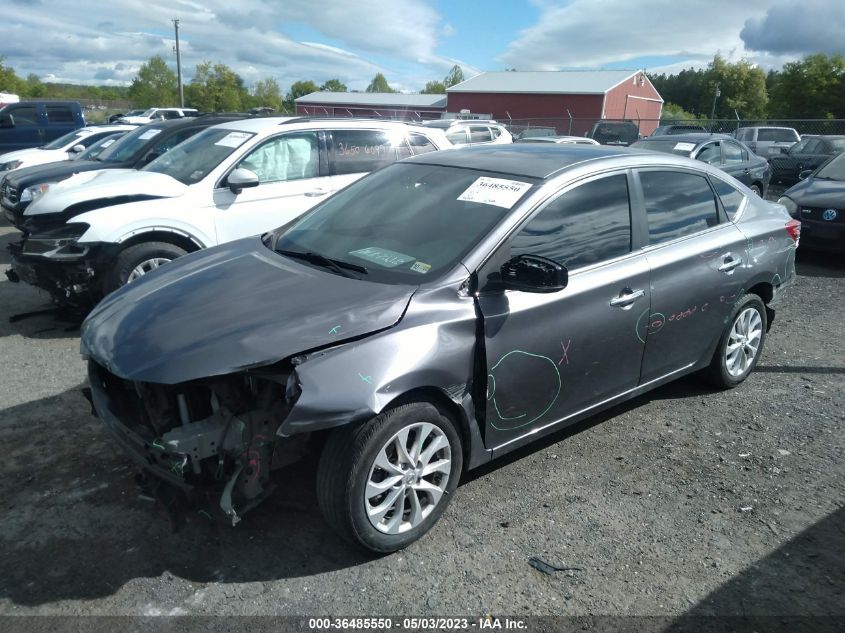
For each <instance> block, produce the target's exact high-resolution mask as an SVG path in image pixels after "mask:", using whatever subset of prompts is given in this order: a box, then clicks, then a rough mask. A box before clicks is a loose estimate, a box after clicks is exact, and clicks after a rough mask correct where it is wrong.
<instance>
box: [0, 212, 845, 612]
mask: <svg viewBox="0 0 845 633" xmlns="http://www.w3.org/2000/svg"><path fill="white" fill-rule="evenodd" d="M14 233H15V232H14V231H13V230H12V229H11V228H9V226H8V225H7V224H5V223H2V221H0V248H2V251H0V273H2V270H5V268H6V267H7V265H8V255H7V253H6V251H5V243H7V242H8V241H9V240H10V239H11V238H12V236H13V234H14ZM798 272H799V279H798V281H797V283H796V285H795V286H793V288H792V289H791V291H790V292H789V294H788V295H787V297H786V299H785V303H784V305H783V306H782V307H781V309H780V310H779V312H778V315H777V318H776V321H775V323H774V327H773V329H772V331H771V334H770V336H769V338H768V340H767V342H766V348H765V352H764V355H763V357H762V360H761V363H760V366H759V367H758V368H757V371H756V372H755V373H754V374H753V375H752V376H751V377H750V378H749V379H748V380H747V381H746V382H745V383H744V384H743V385H742V386H740V387H739V388H737V389H735V390H733V391H730V392H714V391H711V390H709V389H707V388H704V387H703V386H701V384H700V383H699V381H698V380H697V379H696V378H695V377H690V378H686V379H683V380H680V381H678V382H676V383H673V384H670V385H668V386H665V387H663V388H661V389H658V390H656V391H654V392H652V393H650V394H647V395H646V396H644V397H640V398H638V399H636V400H634V401H632V402H629V403H627V404H625V405H623V406H620V407H617V408H615V409H613V410H612V411H610V412H608V413H605V414H603V415H601V416H600V417H599V418H597V419H594V420H591V421H589V422H587V423H582V424H579V425H577V426H576V427H574V428H570V429H568V430H566V431H564V432H561V433H558V434H556V435H553V436H550V437H548V438H545V439H544V440H541V441H540V442H539V443H537V444H535V445H533V446H530V447H527V448H526V449H524V450H522V451H520V452H519V453H518V454H516V455H512V456H509V457H507V458H505V459H503V460H501V461H498V462H496V463H494V464H491V465H490V466H488V467H485V468H483V469H482V470H481V471H480V472H479V471H477V472H473V473H471V474H470V475H469V476H467V477H465V480H464V481H463V483H462V485H461V486H460V488H459V489H458V491H457V494H456V497H455V499H454V500H453V502H452V504H451V506H450V507H449V509H448V510H447V512H446V514H445V515H444V517H443V519H442V520H441V521H440V522H439V524H438V525H437V526H436V527H435V528H434V530H433V531H432V532H431V533H430V534H429V535H428V536H427V537H425V538H424V539H423V540H422V541H420V542H418V543H416V544H415V545H413V546H412V547H410V548H409V549H407V550H405V551H402V552H399V553H395V554H392V555H389V556H383V557H374V556H367V555H365V554H362V553H361V552H359V551H357V550H354V549H352V548H350V547H349V546H347V545H346V544H344V543H343V542H341V541H339V540H338V539H337V538H336V537H335V536H334V534H333V533H332V532H331V531H330V530H329V528H328V527H327V526H326V525H325V524H324V523H323V521H322V519H321V517H320V515H319V513H318V510H317V506H316V499H315V496H314V492H313V478H314V472H313V464H304V465H298V466H294V467H289V468H287V469H285V470H284V471H281V472H280V473H279V475H280V476H279V484H280V488H279V490H278V491H277V493H276V494H275V496H274V497H273V498H272V499H271V500H269V501H268V502H267V503H266V504H264V505H263V506H261V507H259V508H258V509H256V510H255V511H253V512H252V513H250V514H249V515H247V517H246V519H245V520H244V521H243V522H242V523H241V524H239V525H238V526H237V527H236V528H225V527H219V526H216V525H212V524H210V523H208V522H207V521H206V520H205V519H204V518H203V517H202V516H201V515H197V516H192V517H189V524H188V525H187V526H186V528H185V529H183V530H182V531H181V532H179V533H177V534H172V533H170V531H169V528H168V524H167V522H166V521H165V520H164V518H163V516H161V515H159V514H157V512H156V510H155V508H154V506H152V505H151V504H150V503H148V502H146V501H143V500H141V499H139V498H138V495H137V491H136V489H135V487H134V484H133V480H132V478H133V475H134V468H133V467H131V466H129V465H128V463H127V461H126V460H125V459H124V458H123V456H122V454H121V453H120V452H119V451H118V450H117V447H116V445H115V443H114V442H113V441H112V440H111V438H110V437H109V436H108V435H107V434H106V432H105V430H104V429H103V428H102V426H101V424H100V422H99V421H98V420H97V419H96V418H94V417H92V416H91V415H90V412H89V406H88V404H87V402H86V401H85V400H84V399H83V397H82V395H81V393H80V389H81V387H82V386H83V383H84V371H83V364H82V362H81V360H80V358H79V354H78V347H79V341H78V332H77V331H76V330H74V329H72V328H71V329H67V328H68V324H66V323H63V322H61V321H58V320H57V319H56V318H55V317H54V316H51V315H41V316H34V317H31V318H27V319H23V320H20V321H18V322H14V323H10V322H9V316H11V315H14V314H18V313H23V312H27V311H31V310H36V309H39V308H43V307H47V299H46V297H45V296H43V295H41V294H39V293H38V292H36V291H35V290H34V289H32V288H31V287H28V286H25V285H24V284H12V283H10V282H8V281H6V280H5V278H3V280H2V281H0V358H2V361H3V362H2V372H3V374H2V380H0V445H2V446H3V449H4V459H3V460H2V461H0V480H2V486H0V509H1V511H2V514H0V551H2V554H0V614H56V615H70V614H110V615H120V614H123V615H126V614H131V615H156V614H206V615H210V614H263V615H268V614H297V615H321V614H332V615H336V614H342V615H355V614H358V615H376V614H394V615H395V614H404V615H415V616H420V615H431V614H464V615H470V616H474V615H480V614H484V613H501V614H513V615H516V614H522V615H525V614H576V615H588V614H591V615H617V616H620V615H625V616H627V615H668V616H677V615H681V614H721V615H726V614H731V615H838V616H840V617H843V616H845V599H843V596H845V507H843V506H845V477H843V475H845V455H843V445H845V433H843V426H845V397H844V396H843V383H844V382H845V381H843V378H845V351H843V343H842V341H843V334H842V333H843V331H845V317H843V314H845V311H844V310H843V308H845V262H843V260H842V258H833V257H829V256H822V257H818V256H817V257H809V256H800V257H799V261H798ZM532 556H536V557H539V558H541V559H543V560H545V561H547V562H550V563H554V564H556V565H561V566H568V567H578V568H580V569H579V570H570V571H563V572H557V573H553V574H544V573H541V572H540V571H538V570H536V569H534V568H533V567H531V566H530V565H529V564H528V559H529V558H530V557H532Z"/></svg>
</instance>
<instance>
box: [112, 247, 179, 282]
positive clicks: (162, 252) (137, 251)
mask: <svg viewBox="0 0 845 633" xmlns="http://www.w3.org/2000/svg"><path fill="white" fill-rule="evenodd" d="M186 254H187V251H186V250H185V249H183V248H179V247H178V246H175V245H174V244H170V243H168V242H144V243H142V244H136V245H135V246H130V247H129V248H124V249H123V250H122V251H120V253H118V255H117V257H116V258H115V260H114V267H113V268H112V269H111V270H110V271H109V273H108V274H107V275H106V277H105V282H104V286H103V289H104V290H105V292H106V293H107V294H108V293H109V292H112V291H114V290H117V289H118V288H120V287H121V286H125V285H126V284H128V283H129V282H130V281H133V277H135V278H137V277H138V276H140V275H138V274H137V272H135V271H136V269H137V268H138V267H139V266H142V265H143V264H145V263H147V262H157V263H156V264H155V265H154V266H152V267H153V268H156V267H158V266H160V265H162V264H164V263H166V262H169V261H173V260H174V259H176V258H177V257H182V255H186ZM145 272H149V271H148V270H147V271H145ZM133 273H134V275H133ZM142 274H144V273H141V275H142Z"/></svg>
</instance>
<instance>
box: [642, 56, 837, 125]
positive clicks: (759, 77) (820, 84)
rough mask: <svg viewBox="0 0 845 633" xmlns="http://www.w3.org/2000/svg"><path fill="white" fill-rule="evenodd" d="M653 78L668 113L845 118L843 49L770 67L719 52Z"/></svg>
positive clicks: (677, 115) (667, 116) (680, 115)
mask: <svg viewBox="0 0 845 633" xmlns="http://www.w3.org/2000/svg"><path fill="white" fill-rule="evenodd" d="M649 79H651V82H652V83H653V84H654V87H655V88H657V91H658V92H659V93H660V95H661V96H662V97H663V99H664V101H665V104H664V107H663V118H664V119H678V120H680V119H709V118H710V116H711V113H712V114H713V115H714V118H717V119H734V118H736V116H737V115H738V116H739V118H740V119H779V118H780V119H843V118H845V57H843V56H842V55H822V54H814V55H807V56H805V57H804V58H803V59H801V60H798V61H795V62H789V63H787V64H784V66H783V68H782V69H781V70H770V71H769V72H768V73H765V72H764V71H763V70H762V69H761V68H758V67H755V66H753V65H752V64H751V63H750V62H748V61H747V60H740V61H738V62H735V63H730V62H727V61H726V60H725V59H724V58H723V57H721V56H719V55H716V56H715V57H714V58H713V61H711V62H710V64H709V65H708V67H707V68H705V69H701V70H695V69H688V70H682V71H681V72H679V73H678V74H676V75H665V74H660V75H649ZM717 90H718V92H719V95H718V96H717V95H716V91H717ZM714 98H715V101H714ZM714 104H715V108H714Z"/></svg>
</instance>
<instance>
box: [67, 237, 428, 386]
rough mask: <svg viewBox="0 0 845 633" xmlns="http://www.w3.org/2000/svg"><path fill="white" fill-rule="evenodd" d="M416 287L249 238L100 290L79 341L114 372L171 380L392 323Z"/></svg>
mask: <svg viewBox="0 0 845 633" xmlns="http://www.w3.org/2000/svg"><path fill="white" fill-rule="evenodd" d="M416 288H417V287H416V286H398V285H389V284H377V283H373V282H368V281H364V280H357V279H349V278H346V277H341V276H339V275H336V274H334V273H331V272H328V271H325V270H323V269H319V268H313V267H311V266H309V265H307V264H304V263H301V262H299V261H296V260H292V259H290V258H287V257H283V256H281V255H278V254H276V253H273V252H272V251H270V250H269V249H268V248H267V247H265V246H264V244H263V243H262V242H261V240H260V239H259V238H258V237H251V238H247V239H243V240H238V241H236V242H230V243H229V244H224V245H223V246H218V247H215V248H211V249H207V250H202V251H199V252H197V253H194V254H191V255H188V256H185V257H182V258H180V259H178V260H176V261H175V262H173V263H170V264H168V265H167V266H163V267H162V268H160V269H158V270H156V271H154V272H153V273H150V274H149V275H148V276H146V275H145V276H144V277H143V278H141V279H140V280H138V281H135V282H132V283H131V284H129V285H127V286H125V287H124V288H122V289H120V290H118V291H117V292H114V293H112V294H111V295H109V296H107V297H106V298H105V299H104V300H103V301H102V302H101V303H100V304H99V305H98V306H97V307H96V308H95V309H94V311H93V312H91V314H90V315H89V316H88V318H87V319H86V320H85V323H84V324H83V325H82V333H81V336H82V346H83V348H84V349H85V350H87V353H88V354H90V356H91V357H92V358H93V359H94V360H95V361H97V362H98V363H99V364H100V365H102V366H104V367H106V368H107V369H108V370H109V371H111V372H112V373H113V374H116V375H117V376H120V377H122V378H125V379H128V380H140V381H144V382H155V383H164V384H175V383H180V382H185V381H187V380H194V379H197V378H203V377H207V376H217V375H222V374H229V373H232V372H235V371H238V370H241V369H245V368H248V367H257V366H262V365H268V364H271V363H274V362H277V361H280V360H283V359H285V358H287V357H289V356H291V355H294V354H297V353H301V352H304V351H307V350H310V349H314V348H316V347H321V346H325V345H331V344H334V343H338V342H341V341H343V340H345V339H349V338H353V337H358V336H361V335H365V334H369V333H372V332H375V331H377V330H381V329H384V328H388V327H391V326H393V325H395V324H396V323H398V322H399V320H400V319H401V318H402V315H403V314H404V312H405V309H406V307H407V305H408V301H409V300H410V298H411V296H412V295H413V294H414V292H415V290H416Z"/></svg>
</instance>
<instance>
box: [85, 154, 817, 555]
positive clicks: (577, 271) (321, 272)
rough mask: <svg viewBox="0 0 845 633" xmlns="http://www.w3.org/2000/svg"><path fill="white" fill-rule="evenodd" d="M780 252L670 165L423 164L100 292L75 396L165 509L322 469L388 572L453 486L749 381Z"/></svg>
mask: <svg viewBox="0 0 845 633" xmlns="http://www.w3.org/2000/svg"><path fill="white" fill-rule="evenodd" d="M799 230H800V223H799V222H797V221H795V220H793V219H792V218H791V217H790V216H789V215H788V214H787V212H786V210H785V209H784V208H783V207H782V206H780V205H777V204H773V203H770V202H766V201H764V200H762V199H760V198H759V197H757V196H755V195H754V194H753V193H752V192H751V190H750V189H748V188H747V187H745V186H744V185H742V184H740V183H739V182H738V181H736V180H734V179H732V178H731V177H730V176H728V175H727V174H725V173H724V172H722V171H720V170H718V169H716V168H715V167H712V166H710V165H707V164H704V163H702V162H700V161H693V160H690V159H687V158H682V157H677V156H671V155H668V154H656V153H654V152H646V151H637V150H630V149H621V148H608V147H598V146H595V147H594V146H554V145H552V146H545V145H540V144H537V145H533V144H525V145H507V146H485V147H474V148H466V149H458V150H450V151H445V152H433V153H429V154H425V155H422V156H417V157H414V158H412V159H410V160H405V161H402V162H400V163H397V164H395V165H392V166H390V167H387V168H385V169H383V170H381V171H379V172H376V173H374V174H372V175H370V176H368V177H365V178H363V179H361V180H359V181H358V182H356V183H354V184H352V185H350V186H349V187H347V188H346V189H344V190H342V191H341V192H339V193H337V194H336V195H335V196H333V197H332V198H330V199H327V200H325V201H324V202H323V203H321V204H320V205H319V206H317V207H315V208H314V209H313V210H311V211H310V212H308V213H307V214H306V215H304V216H302V217H301V218H299V219H298V220H295V221H293V222H292V223H290V224H288V225H286V226H284V227H282V228H280V229H278V230H276V231H274V232H272V233H268V234H265V235H263V236H260V237H254V238H249V239H243V240H240V241H237V242H232V243H229V244H226V245H223V246H220V247H217V248H211V249H208V250H203V251H200V252H198V253H194V254H192V255H188V256H185V257H182V258H180V259H178V260H176V261H175V262H173V263H170V264H168V265H167V266H164V267H162V268H161V269H159V270H157V271H155V272H154V273H152V274H149V275H145V276H144V277H143V278H142V279H140V280H138V281H137V282H133V283H132V284H129V285H128V286H126V287H125V288H123V289H121V290H118V291H117V292H115V293H113V294H111V295H109V296H108V297H107V298H106V299H105V300H104V301H103V302H102V303H100V305H99V306H98V307H97V308H96V309H95V310H94V311H93V312H92V313H91V315H90V316H89V317H88V319H87V321H86V322H85V324H84V325H83V328H82V352H83V355H84V356H86V357H87V358H88V359H89V372H90V382H91V397H92V400H93V404H94V407H95V409H96V411H97V413H98V414H99V416H100V417H101V418H102V420H103V421H104V422H105V424H106V426H107V427H108V428H109V429H110V430H111V431H112V432H113V434H114V436H115V437H116V438H117V440H118V442H119V443H120V444H121V445H122V446H123V448H124V449H126V451H127V452H128V454H129V455H130V456H131V457H132V458H133V459H134V460H135V461H136V462H137V463H138V464H139V465H140V466H141V467H142V468H143V470H144V472H145V473H146V477H145V483H144V485H145V486H146V487H147V488H148V490H149V491H150V492H151V493H153V494H155V495H156V496H157V497H159V498H161V499H164V500H165V501H166V502H167V506H168V507H169V508H173V507H175V506H176V505H177V504H176V502H175V500H176V499H177V498H184V499H185V500H186V501H187V502H189V503H191V504H204V503H208V502H209V500H210V501H211V507H213V508H214V509H215V510H216V511H217V513H218V515H219V516H220V517H221V518H225V519H226V520H227V521H229V522H231V523H232V524H235V523H237V522H238V521H239V520H240V519H241V517H242V515H243V513H244V512H246V511H247V510H249V509H250V508H252V507H254V506H255V505H256V504H258V503H259V502H260V501H261V500H262V499H264V498H265V497H266V496H267V495H268V494H270V492H271V491H272V489H273V478H272V477H271V471H273V470H274V469H276V468H279V467H281V466H284V465H286V464H289V463H291V462H293V461H295V460H296V459H297V458H299V457H300V456H302V455H304V454H306V453H307V452H308V451H314V450H318V451H320V452H321V455H320V461H319V468H318V474H317V482H316V485H317V497H318V501H319V505H320V508H321V509H322V511H323V514H324V515H325V517H326V519H327V521H328V522H329V523H330V524H331V525H332V527H333V528H335V529H336V530H337V531H338V532H339V533H340V534H341V535H343V536H344V537H346V538H347V539H349V540H351V541H353V542H355V543H358V544H360V545H362V546H364V547H366V548H369V549H371V550H375V551H380V552H387V551H392V550H396V549H399V548H402V547H404V546H406V545H408V544H409V543H411V542H413V541H414V540H416V539H418V538H420V537H421V536H422V535H423V534H425V533H426V532H427V531H428V530H429V529H430V528H431V527H432V526H433V525H434V523H435V522H436V521H437V519H438V518H439V517H440V515H441V514H442V513H443V511H444V510H445V508H446V506H447V504H448V503H449V501H450V499H451V497H452V496H453V493H454V492H455V489H456V487H457V484H458V479H459V477H460V475H461V473H462V472H463V471H466V470H469V469H472V468H475V467H477V466H480V465H481V464H484V463H486V462H488V461H490V460H491V459H494V458H496V457H498V456H500V455H503V454H505V453H507V452H509V451H511V450H513V449H515V448H517V447H519V446H521V445H524V444H526V443H528V442H530V441H532V440H535V439H537V438H538V437H541V436H542V435H544V434H547V433H550V432H553V431H556V430H559V429H561V428H563V427H565V426H567V425H570V424H572V423H574V422H576V421H578V420H581V419H583V418H585V417H587V416H590V415H592V414H594V413H596V412H597V411H600V410H602V409H606V408H608V407H610V406H612V405H614V404H617V403H619V402H621V401H623V400H626V399H629V398H632V397H634V396H636V395H638V394H641V393H643V392H644V391H646V390H649V389H652V388H654V387H656V386H658V385H661V384H663V383H666V382H668V381H671V380H674V379H676V378H678V377H679V376H682V375H684V374H688V373H690V372H695V371H701V372H702V374H703V375H704V376H705V377H706V378H708V379H709V380H710V382H711V383H712V384H714V385H715V386H717V387H720V388H730V387H735V386H736V385H738V384H739V383H741V382H742V381H743V380H745V378H746V377H747V376H748V375H749V373H750V372H751V371H752V370H753V369H754V366H755V364H756V362H757V360H758V359H759V357H760V354H761V352H762V349H763V343H764V341H765V338H766V332H767V331H768V329H769V327H770V325H771V323H772V319H773V318H774V309H773V306H774V305H775V304H776V302H777V300H778V299H779V297H780V295H781V292H782V291H783V289H784V288H785V287H786V286H787V285H788V284H789V283H790V282H792V280H793V278H794V276H795V268H794V262H795V249H796V245H797V243H798V237H799ZM456 503H460V501H457V502H456ZM189 507H190V506H189Z"/></svg>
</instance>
